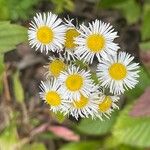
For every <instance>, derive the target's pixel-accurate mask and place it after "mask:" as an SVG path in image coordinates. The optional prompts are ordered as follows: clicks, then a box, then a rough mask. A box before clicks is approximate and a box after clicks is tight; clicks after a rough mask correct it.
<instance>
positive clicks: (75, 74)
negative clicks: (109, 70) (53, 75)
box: [58, 66, 97, 101]
mask: <svg viewBox="0 0 150 150" xmlns="http://www.w3.org/2000/svg"><path fill="white" fill-rule="evenodd" d="M58 80H59V81H60V82H61V83H62V90H61V92H62V95H63V96H64V98H66V99H69V100H70V101H71V100H73V99H79V98H80V94H82V95H83V96H85V97H88V96H89V95H90V93H91V92H93V91H96V90H97V86H95V84H94V83H93V81H92V80H91V74H90V71H85V70H79V68H77V67H75V66H68V70H67V71H64V72H61V74H60V76H59V77H58Z"/></svg>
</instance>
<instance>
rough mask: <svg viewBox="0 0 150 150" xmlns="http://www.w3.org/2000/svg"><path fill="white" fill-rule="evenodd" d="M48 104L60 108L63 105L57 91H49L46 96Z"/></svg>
mask: <svg viewBox="0 0 150 150" xmlns="http://www.w3.org/2000/svg"><path fill="white" fill-rule="evenodd" d="M45 99H46V102H47V103H48V104H49V105H51V106H59V105H60V104H61V98H60V95H59V94H58V93H57V92H56V91H49V92H47V93H46V95H45Z"/></svg>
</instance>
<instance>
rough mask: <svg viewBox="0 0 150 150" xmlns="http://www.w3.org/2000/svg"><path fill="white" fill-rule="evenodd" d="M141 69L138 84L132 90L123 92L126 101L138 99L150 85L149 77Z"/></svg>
mask: <svg viewBox="0 0 150 150" xmlns="http://www.w3.org/2000/svg"><path fill="white" fill-rule="evenodd" d="M148 73H149V72H146V71H145V70H144V69H143V68H142V67H141V70H140V73H139V75H140V77H139V83H138V84H137V85H136V87H135V88H134V89H131V90H128V91H126V92H125V95H126V97H127V99H128V100H130V101H131V100H135V99H136V98H138V97H139V96H140V95H141V94H142V93H143V92H144V90H145V88H146V87H148V86H149V85H150V76H149V74H148Z"/></svg>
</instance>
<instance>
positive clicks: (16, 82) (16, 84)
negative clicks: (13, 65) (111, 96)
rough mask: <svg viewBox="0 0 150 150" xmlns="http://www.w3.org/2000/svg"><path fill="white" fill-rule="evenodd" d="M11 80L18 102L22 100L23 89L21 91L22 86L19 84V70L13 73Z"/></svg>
mask: <svg viewBox="0 0 150 150" xmlns="http://www.w3.org/2000/svg"><path fill="white" fill-rule="evenodd" d="M13 81H14V94H15V98H16V100H17V101H18V102H20V103H21V102H23V100H24V91H23V87H22V84H21V82H20V79H19V72H16V73H15V74H14V75H13Z"/></svg>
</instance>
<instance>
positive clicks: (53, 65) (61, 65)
mask: <svg viewBox="0 0 150 150" xmlns="http://www.w3.org/2000/svg"><path fill="white" fill-rule="evenodd" d="M49 60H50V62H49V63H48V64H47V65H46V66H44V67H45V68H46V69H47V70H48V71H47V72H46V74H45V75H46V78H48V77H55V78H57V77H58V76H59V75H60V73H61V71H65V69H66V68H67V64H66V63H65V62H64V59H63V58H62V56H61V55H59V58H56V57H51V56H50V57H49Z"/></svg>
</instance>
